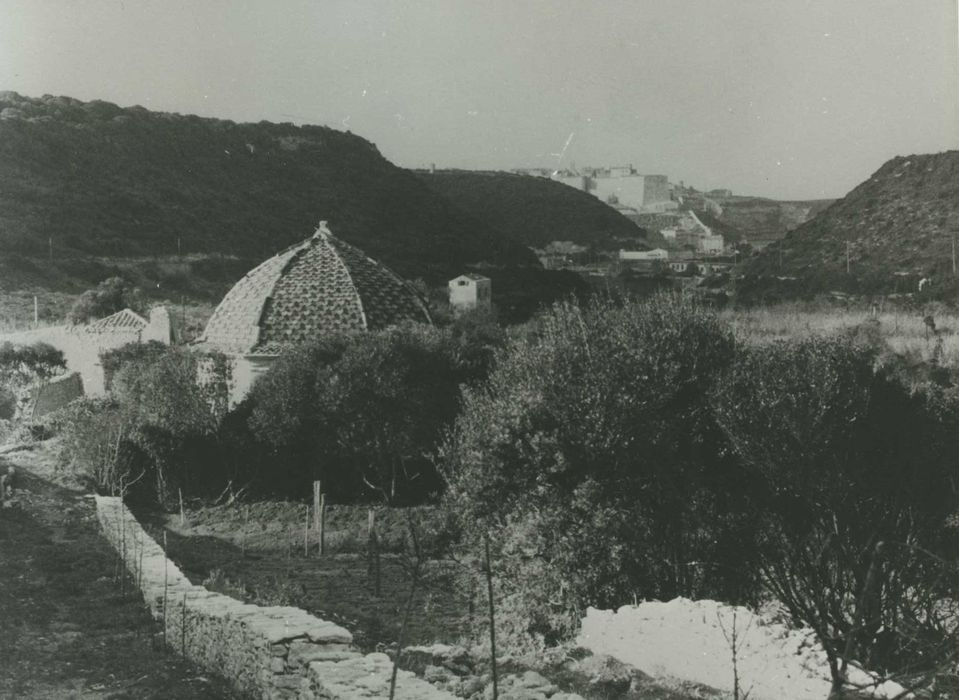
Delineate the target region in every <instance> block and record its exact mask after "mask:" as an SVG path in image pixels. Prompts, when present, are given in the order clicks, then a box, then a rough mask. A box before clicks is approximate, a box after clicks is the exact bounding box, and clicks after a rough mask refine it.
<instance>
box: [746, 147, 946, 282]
mask: <svg viewBox="0 0 959 700" xmlns="http://www.w3.org/2000/svg"><path fill="white" fill-rule="evenodd" d="M957 236H959V151H947V152H944V153H937V154H930V155H912V156H897V157H896V158H893V159H892V160H890V161H888V162H887V163H885V164H884V165H883V166H882V167H881V168H880V169H879V170H877V171H876V173H875V174H874V175H873V176H872V177H870V178H869V179H868V180H866V181H865V182H863V183H862V184H860V185H858V186H857V187H856V188H855V189H853V190H852V191H851V192H850V193H849V194H847V195H846V196H845V197H844V198H842V199H841V200H839V201H837V202H836V203H834V204H833V205H831V206H830V207H828V208H827V209H825V210H824V211H823V212H822V213H820V214H819V215H818V216H816V217H815V218H813V219H812V220H810V221H808V222H806V223H805V224H803V225H801V226H800V227H798V228H797V229H795V230H794V231H792V232H791V233H789V234H788V235H787V236H786V237H785V238H784V239H783V240H782V241H779V242H777V243H774V244H772V245H770V246H769V247H767V248H766V249H765V250H764V251H763V252H762V253H761V254H760V255H758V256H756V257H754V258H753V259H751V260H750V261H749V262H748V263H747V265H746V266H745V269H744V274H745V277H746V279H744V280H743V285H742V287H741V289H742V291H743V292H744V293H745V294H746V295H747V297H748V296H752V297H764V298H774V297H782V298H786V297H792V296H800V295H811V294H815V293H817V292H823V291H830V290H841V291H845V292H850V293H863V294H872V293H891V292H897V291H900V292H901V291H905V290H906V289H911V288H912V283H913V282H914V281H915V280H916V279H917V278H919V277H923V276H925V277H931V278H932V279H933V285H932V289H933V290H937V289H938V290H939V294H938V295H939V296H943V295H947V294H950V293H951V292H950V290H952V289H954V288H955V287H956V284H955V279H956V278H955V276H954V275H953V274H952V246H953V239H954V238H955V237H957ZM847 255H848V261H849V273H847V272H846V264H847ZM784 277H785V278H790V277H793V278H795V279H780V278H784Z"/></svg>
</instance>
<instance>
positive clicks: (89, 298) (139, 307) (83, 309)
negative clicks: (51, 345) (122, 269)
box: [67, 277, 144, 323]
mask: <svg viewBox="0 0 959 700" xmlns="http://www.w3.org/2000/svg"><path fill="white" fill-rule="evenodd" d="M143 304H144V300H143V298H142V296H141V294H140V291H139V290H138V289H136V288H135V287H133V286H131V285H130V283H129V282H127V281H126V280H125V279H123V278H122V277H111V278H109V279H106V280H103V281H102V282H101V283H100V284H98V285H97V286H96V287H94V288H93V289H88V290H87V291H85V292H84V293H83V294H81V295H80V297H79V298H78V299H77V300H76V302H75V303H74V304H73V307H72V308H71V309H70V312H69V313H68V314H67V320H68V321H70V323H86V322H88V321H91V320H94V319H98V318H103V317H104V316H109V315H110V314H114V313H116V312H117V311H122V310H123V309H126V308H130V309H132V310H133V311H137V312H141V313H142V312H143V311H144V306H143Z"/></svg>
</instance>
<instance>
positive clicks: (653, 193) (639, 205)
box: [553, 165, 676, 211]
mask: <svg viewBox="0 0 959 700" xmlns="http://www.w3.org/2000/svg"><path fill="white" fill-rule="evenodd" d="M553 179H554V180H557V181H559V182H562V183H564V184H566V185H569V186H570V187H575V188H576V189H578V190H582V191H583V192H588V193H589V194H591V195H593V196H594V197H596V198H598V199H601V200H602V201H604V202H606V203H607V204H617V205H620V206H623V207H629V208H632V209H635V210H636V211H667V210H669V209H671V208H675V207H676V203H675V202H673V201H672V195H671V191H670V186H669V178H667V177H666V176H665V175H643V174H641V173H638V172H636V170H635V169H634V168H633V166H632V165H625V166H613V167H606V168H582V169H579V170H562V171H557V172H556V173H554V174H553Z"/></svg>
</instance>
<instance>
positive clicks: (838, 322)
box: [722, 305, 959, 367]
mask: <svg viewBox="0 0 959 700" xmlns="http://www.w3.org/2000/svg"><path fill="white" fill-rule="evenodd" d="M924 316H925V314H924V313H921V312H918V311H892V312H890V311H884V312H881V313H876V314H873V313H872V312H870V311H853V310H841V309H835V310H834V309H827V310H812V309H806V308H803V307H796V306H789V305H785V306H773V307H763V308H757V309H747V310H736V311H724V312H722V317H723V318H724V319H725V320H726V321H727V322H728V323H730V325H731V326H732V328H733V331H734V333H735V334H736V337H737V338H739V339H740V340H742V341H743V342H746V343H764V342H770V341H774V340H786V339H789V338H802V337H805V336H811V335H828V334H833V333H842V332H845V331H851V330H853V329H854V328H856V327H857V326H863V325H864V324H876V323H877V322H878V325H877V328H878V330H879V333H880V336H881V337H882V339H883V340H884V341H885V342H886V343H887V345H888V346H889V349H890V350H892V351H893V352H895V353H898V354H901V355H907V356H909V357H913V358H915V359H916V360H920V359H921V360H924V361H929V360H931V359H932V358H933V355H934V353H935V351H936V336H935V334H933V333H931V332H929V329H928V328H927V327H926V325H925V323H924V322H923V318H924ZM933 317H934V319H935V323H936V328H937V330H938V333H939V337H940V338H941V339H942V357H941V362H942V363H943V364H945V365H947V366H950V367H959V316H957V315H954V314H933Z"/></svg>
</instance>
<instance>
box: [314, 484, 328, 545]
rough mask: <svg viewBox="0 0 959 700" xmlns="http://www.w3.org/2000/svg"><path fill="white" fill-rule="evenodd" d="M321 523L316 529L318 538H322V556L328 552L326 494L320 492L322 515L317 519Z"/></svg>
mask: <svg viewBox="0 0 959 700" xmlns="http://www.w3.org/2000/svg"><path fill="white" fill-rule="evenodd" d="M317 522H318V523H319V525H318V527H317V531H316V536H317V539H319V540H320V543H319V545H318V546H319V553H320V556H323V554H325V553H326V494H325V493H321V494H320V517H319V519H318V520H317Z"/></svg>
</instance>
